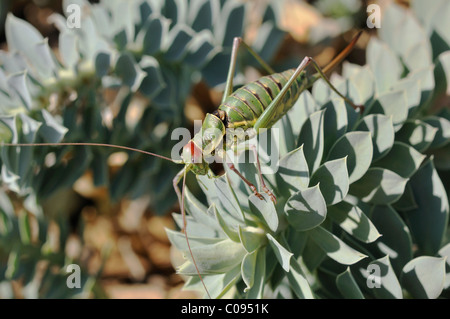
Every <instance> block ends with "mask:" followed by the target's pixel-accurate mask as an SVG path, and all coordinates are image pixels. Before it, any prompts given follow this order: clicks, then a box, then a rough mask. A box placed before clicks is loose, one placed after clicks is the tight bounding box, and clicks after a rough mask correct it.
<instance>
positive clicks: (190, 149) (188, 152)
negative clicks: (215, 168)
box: [183, 141, 203, 164]
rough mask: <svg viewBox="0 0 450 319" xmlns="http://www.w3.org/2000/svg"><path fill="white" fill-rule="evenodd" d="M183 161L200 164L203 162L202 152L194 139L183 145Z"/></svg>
mask: <svg viewBox="0 0 450 319" xmlns="http://www.w3.org/2000/svg"><path fill="white" fill-rule="evenodd" d="M183 161H184V162H185V163H192V164H201V163H203V152H202V149H201V148H200V147H198V146H197V145H196V144H195V143H194V141H189V143H187V144H186V145H185V146H184V147H183Z"/></svg>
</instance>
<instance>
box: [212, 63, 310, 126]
mask: <svg viewBox="0 0 450 319" xmlns="http://www.w3.org/2000/svg"><path fill="white" fill-rule="evenodd" d="M294 71H295V70H294V69H291V70H287V71H284V72H281V73H275V74H271V75H267V76H264V77H262V78H260V79H258V80H257V81H254V82H251V83H249V84H246V85H244V86H243V87H241V88H239V89H238V90H236V91H235V92H234V93H233V94H231V95H230V96H229V97H227V98H226V99H225V101H224V103H222V104H221V105H220V106H219V111H223V112H225V113H226V115H227V127H228V128H243V129H244V130H245V129H247V128H250V127H253V126H254V125H255V123H256V121H257V120H258V118H259V117H260V116H261V114H262V113H263V112H264V110H265V109H266V108H267V107H268V106H269V105H270V103H271V102H272V101H273V99H274V98H275V97H276V96H277V94H278V93H280V91H281V89H282V88H283V87H284V85H286V83H287V82H288V81H289V78H290V77H291V76H292V75H293V74H294ZM307 82H308V80H307V77H306V74H305V73H304V72H302V73H301V74H300V76H299V77H298V78H297V79H296V81H294V83H293V84H292V85H291V87H290V88H289V90H288V91H287V93H286V95H285V96H284V99H283V101H282V103H281V105H280V106H279V107H278V108H277V113H276V114H275V116H274V117H273V119H272V121H271V122H270V123H269V126H268V128H270V126H272V125H273V124H275V123H276V122H277V121H278V120H279V119H280V118H281V117H282V116H283V115H284V114H286V112H287V111H288V110H289V109H290V108H291V107H292V106H293V105H294V103H295V101H296V100H297V98H298V97H299V95H300V93H301V92H302V91H303V90H304V89H305V88H307V87H308V86H309V83H307Z"/></svg>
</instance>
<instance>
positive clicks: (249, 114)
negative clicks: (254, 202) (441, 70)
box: [3, 32, 364, 298]
mask: <svg viewBox="0 0 450 319" xmlns="http://www.w3.org/2000/svg"><path fill="white" fill-rule="evenodd" d="M361 33H362V32H359V33H358V34H357V35H356V36H355V37H354V38H353V40H352V41H351V42H350V43H349V44H348V45H347V47H346V48H345V49H344V50H343V51H342V52H341V53H339V54H338V55H337V56H336V57H335V58H334V59H333V60H332V61H331V62H330V63H329V64H328V65H327V66H326V67H325V68H323V69H322V68H320V67H319V65H318V64H317V62H316V61H315V60H314V59H313V58H311V57H305V58H304V59H303V60H302V61H301V63H300V64H299V66H298V67H297V68H296V69H289V70H287V71H284V72H280V73H276V72H275V71H274V70H273V69H272V68H271V67H270V66H269V65H268V64H267V63H266V62H264V60H263V59H262V58H261V57H260V56H259V55H258V54H257V53H256V52H255V51H254V50H253V49H252V48H251V47H250V46H249V45H247V44H246V43H245V42H244V41H243V40H242V38H239V37H237V38H235V39H234V42H233V47H232V52H231V62H230V66H229V70H228V76H227V81H226V84H225V92H224V95H223V98H222V102H221V104H220V106H219V108H218V109H217V110H216V111H214V112H213V113H212V114H211V113H208V114H206V117H205V119H204V121H203V123H202V130H201V132H200V133H197V135H196V136H194V138H193V139H191V140H190V141H189V142H188V143H187V144H186V145H185V146H184V147H183V151H182V160H173V159H171V158H168V157H164V156H161V155H159V154H155V153H151V152H147V151H143V150H139V149H134V148H129V147H126V146H120V145H112V144H98V143H35V144H11V143H9V144H8V143H4V144H3V146H16V147H32V146H93V147H109V148H115V149H122V150H126V151H133V152H139V153H143V154H146V155H150V156H155V157H158V158H161V159H164V160H167V161H171V162H173V163H176V164H183V165H184V168H183V169H182V170H181V171H180V172H179V173H178V174H177V175H176V176H175V178H174V179H173V187H174V189H175V192H176V194H177V196H178V199H179V201H180V205H181V214H182V218H183V229H182V232H183V233H184V235H185V237H186V243H187V246H188V249H189V252H190V255H191V258H192V261H193V264H194V266H195V269H196V271H197V274H198V276H199V278H200V281H201V282H202V284H203V287H204V288H205V291H206V293H207V295H208V296H209V297H210V298H211V296H210V294H209V292H208V289H207V287H206V285H205V283H204V281H203V279H202V275H201V271H200V269H199V268H198V266H197V263H196V262H195V258H194V256H193V254H192V250H191V247H190V244H189V236H188V233H187V229H186V227H187V221H186V213H185V209H184V191H185V185H186V184H185V177H186V174H187V173H188V172H189V171H191V172H193V173H194V174H196V175H207V174H208V175H212V172H211V169H210V167H209V163H208V162H206V161H205V160H204V158H203V154H204V153H205V151H208V152H209V153H211V150H215V149H216V148H217V147H218V146H219V145H220V143H222V142H223V139H224V136H225V134H226V130H227V129H230V128H233V129H236V128H242V129H244V130H246V129H253V130H254V131H255V132H256V133H258V131H259V129H268V128H270V127H272V126H273V125H274V124H275V123H276V122H277V121H278V120H279V119H281V118H282V117H283V116H284V115H285V114H286V113H287V112H288V111H289V110H290V109H291V108H292V107H293V106H294V104H295V102H296V100H297V99H298V97H299V96H300V94H301V93H302V92H303V91H305V90H308V89H310V88H311V87H312V85H313V84H314V83H315V82H316V81H317V80H318V79H319V78H322V79H324V80H325V82H326V83H327V84H328V85H329V86H330V88H331V89H332V90H333V91H334V92H336V93H337V94H338V95H339V96H340V97H341V98H343V99H344V100H345V101H346V102H347V103H349V104H350V105H351V106H352V107H353V108H354V109H355V110H358V109H359V110H360V112H362V111H363V110H364V107H363V106H361V105H355V104H353V102H352V101H350V100H349V99H348V98H346V97H345V96H343V95H342V94H341V93H340V92H339V91H338V90H337V89H336V88H335V87H334V86H333V85H332V84H331V82H330V81H329V79H328V78H327V76H326V73H328V72H329V71H331V70H332V69H333V68H334V67H335V66H337V65H338V64H339V63H341V62H342V61H343V60H344V59H345V58H346V57H347V55H348V54H349V53H350V52H351V50H352V49H353V48H354V46H355V44H356V42H357V41H358V39H359V37H360V35H361ZM240 47H244V48H245V49H247V50H248V51H249V52H250V54H251V55H252V56H253V57H254V58H255V59H256V60H257V61H258V62H259V64H260V65H261V66H262V68H263V69H264V70H265V71H266V72H267V73H268V75H266V76H263V77H261V78H259V79H258V80H256V81H254V82H251V83H248V84H246V85H244V86H242V87H241V88H239V89H237V90H236V91H234V92H233V78H234V74H235V71H236V61H237V55H238V50H239V48H240ZM311 64H312V65H313V67H314V68H315V69H316V71H317V73H315V74H313V75H311V76H307V74H306V72H305V69H306V67H307V66H309V65H311ZM208 129H209V130H211V129H213V130H216V131H219V132H222V134H216V135H206V134H205V135H199V134H201V133H202V132H203V131H205V130H208ZM239 142H241V141H239V140H238V141H237V142H233V146H235V145H237V144H239ZM227 146H229V145H227V144H226V143H224V145H223V148H224V149H225V148H226V147H227ZM253 151H255V150H253ZM213 152H214V151H213ZM255 155H256V160H257V169H258V175H259V180H260V184H261V188H262V191H263V192H265V193H266V194H267V195H269V197H270V199H271V200H272V201H273V202H276V198H275V196H274V194H273V193H272V192H271V191H270V190H269V189H268V187H267V186H266V184H265V183H264V179H263V177H262V174H261V167H260V163H259V160H258V156H257V153H256V151H255ZM226 165H228V167H229V168H230V170H232V171H233V172H235V173H236V174H237V175H238V176H239V177H240V178H241V179H242V180H243V181H244V182H245V183H246V184H247V185H248V187H249V188H250V189H251V191H252V192H253V193H254V194H255V195H256V196H258V197H259V198H263V197H262V195H261V194H260V192H259V191H258V189H257V188H256V186H255V185H253V184H252V183H251V182H250V181H248V180H247V179H246V178H245V177H244V176H243V175H242V174H241V173H240V172H239V171H238V170H237V169H236V168H235V166H234V164H232V163H231V162H226ZM181 180H183V182H182V189H181V191H180V188H179V187H178V184H179V183H180V181H181Z"/></svg>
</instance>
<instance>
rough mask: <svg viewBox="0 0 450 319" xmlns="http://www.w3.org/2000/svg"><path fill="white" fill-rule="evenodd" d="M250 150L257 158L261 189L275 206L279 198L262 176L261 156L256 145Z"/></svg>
mask: <svg viewBox="0 0 450 319" xmlns="http://www.w3.org/2000/svg"><path fill="white" fill-rule="evenodd" d="M250 150H251V151H252V152H253V154H254V155H255V157H256V168H257V170H258V176H259V181H260V183H261V188H262V190H263V191H264V193H266V194H267V195H269V197H270V199H271V200H272V202H274V204H276V203H277V198H276V197H275V195H274V194H273V193H272V192H271V191H270V189H269V188H268V187H267V185H266V182H265V181H264V177H263V175H262V172H261V163H260V162H259V155H258V151H257V149H256V146H255V145H251V146H250Z"/></svg>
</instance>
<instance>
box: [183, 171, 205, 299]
mask: <svg viewBox="0 0 450 319" xmlns="http://www.w3.org/2000/svg"><path fill="white" fill-rule="evenodd" d="M183 171H184V172H183V188H182V189H181V214H182V216H183V228H184V229H183V232H184V236H185V237H186V243H187V246H188V249H189V253H190V254H191V257H192V263H193V264H194V266H195V270H197V274H198V277H199V278H200V281H201V282H202V285H203V287H204V288H205V291H206V294H207V295H208V297H209V299H212V298H211V295H210V294H209V291H208V288H206V285H205V282H204V281H203V278H202V275H200V270H199V269H198V266H197V263H196V262H195V258H194V254H193V253H192V249H191V245H190V243H189V236H188V233H187V221H186V212H185V211H184V189H185V188H186V169H184V170H183Z"/></svg>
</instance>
